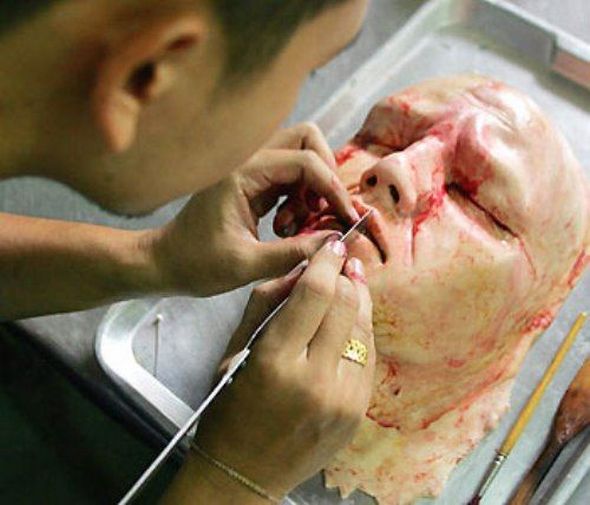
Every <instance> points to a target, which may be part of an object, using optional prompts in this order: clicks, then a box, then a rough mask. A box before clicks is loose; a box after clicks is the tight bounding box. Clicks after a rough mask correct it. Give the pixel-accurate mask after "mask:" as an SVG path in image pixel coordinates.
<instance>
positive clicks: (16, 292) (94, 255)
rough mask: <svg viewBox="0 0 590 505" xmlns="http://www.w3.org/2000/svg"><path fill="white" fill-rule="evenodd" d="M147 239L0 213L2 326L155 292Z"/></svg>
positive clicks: (156, 285)
mask: <svg viewBox="0 0 590 505" xmlns="http://www.w3.org/2000/svg"><path fill="white" fill-rule="evenodd" d="M145 233H146V232H137V231H126V230H119V229H114V228H107V227H101V226H93V225H88V224H81V223H72V222H64V221H53V220H46V219H37V218H29V217H23V216H15V215H11V214H2V213H0V321H10V320H15V319H22V318H26V317H33V316H37V315H44V314H54V313H59V312H69V311H74V310H82V309H86V308H90V307H95V306H98V305H101V304H105V303H109V302H112V301H116V300H120V299H123V298H127V297H130V296H134V295H143V294H147V293H150V292H155V291H158V290H159V284H160V283H159V279H158V276H157V273H156V271H155V269H154V267H153V266H152V261H151V259H150V255H149V253H148V251H147V248H145V247H144V243H145V242H146V241H145V240H143V237H144V235H145Z"/></svg>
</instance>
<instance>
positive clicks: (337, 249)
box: [328, 240, 346, 258]
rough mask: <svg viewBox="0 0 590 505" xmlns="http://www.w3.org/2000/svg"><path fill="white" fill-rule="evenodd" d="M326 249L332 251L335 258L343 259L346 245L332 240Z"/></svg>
mask: <svg viewBox="0 0 590 505" xmlns="http://www.w3.org/2000/svg"><path fill="white" fill-rule="evenodd" d="M328 249H329V250H330V251H332V252H333V253H334V254H335V255H336V256H340V257H341V258H344V256H346V245H345V244H344V242H340V240H333V241H332V242H329V243H328Z"/></svg>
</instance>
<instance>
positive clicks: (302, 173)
mask: <svg viewBox="0 0 590 505" xmlns="http://www.w3.org/2000/svg"><path fill="white" fill-rule="evenodd" d="M261 168H262V173H261V175H262V176H263V177H264V179H263V180H262V181H260V182H259V181H257V182H258V184H257V186H255V187H254V188H253V192H254V193H255V194H257V193H259V192H261V191H266V190H268V189H269V188H270V187H271V186H291V185H295V184H300V185H302V186H304V187H306V188H307V189H308V190H311V191H313V192H315V193H316V194H318V195H321V196H323V197H324V198H326V200H327V201H328V202H329V203H331V204H332V205H333V206H334V208H335V210H336V211H337V212H338V213H339V214H341V215H342V216H343V217H345V218H346V219H347V220H349V221H351V222H355V221H357V220H358V219H359V215H358V213H357V211H356V210H355V208H354V206H353V205H352V200H351V199H350V195H349V194H348V191H347V190H346V188H345V187H344V185H343V184H342V182H341V181H340V179H339V178H338V177H337V176H336V174H335V173H334V172H333V171H332V170H330V168H329V167H328V166H327V165H326V163H325V162H324V161H323V160H322V159H321V158H320V157H319V155H318V154H317V153H316V152H315V151H311V150H305V151H290V150H274V151H269V152H268V155H267V157H266V160H265V163H264V166H263V167H261ZM255 194H252V197H255Z"/></svg>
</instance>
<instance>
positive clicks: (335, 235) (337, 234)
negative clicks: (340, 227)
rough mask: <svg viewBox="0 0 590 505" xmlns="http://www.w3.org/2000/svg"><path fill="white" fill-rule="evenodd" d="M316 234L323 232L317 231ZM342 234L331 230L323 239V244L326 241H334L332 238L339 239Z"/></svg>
mask: <svg viewBox="0 0 590 505" xmlns="http://www.w3.org/2000/svg"><path fill="white" fill-rule="evenodd" d="M317 233H318V234H320V233H323V232H317ZM343 236H344V235H342V233H340V232H339V231H333V232H331V233H330V235H328V236H327V237H326V238H325V239H324V244H327V243H328V242H334V240H340V239H341V238H342V237H343Z"/></svg>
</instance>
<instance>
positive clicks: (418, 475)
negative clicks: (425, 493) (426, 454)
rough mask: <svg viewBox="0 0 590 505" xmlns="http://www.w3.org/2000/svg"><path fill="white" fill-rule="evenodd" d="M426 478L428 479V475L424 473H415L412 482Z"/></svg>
mask: <svg viewBox="0 0 590 505" xmlns="http://www.w3.org/2000/svg"><path fill="white" fill-rule="evenodd" d="M427 477H428V474H427V473H426V472H419V473H417V474H415V475H414V482H420V481H423V480H424V479H426V478H427Z"/></svg>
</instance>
